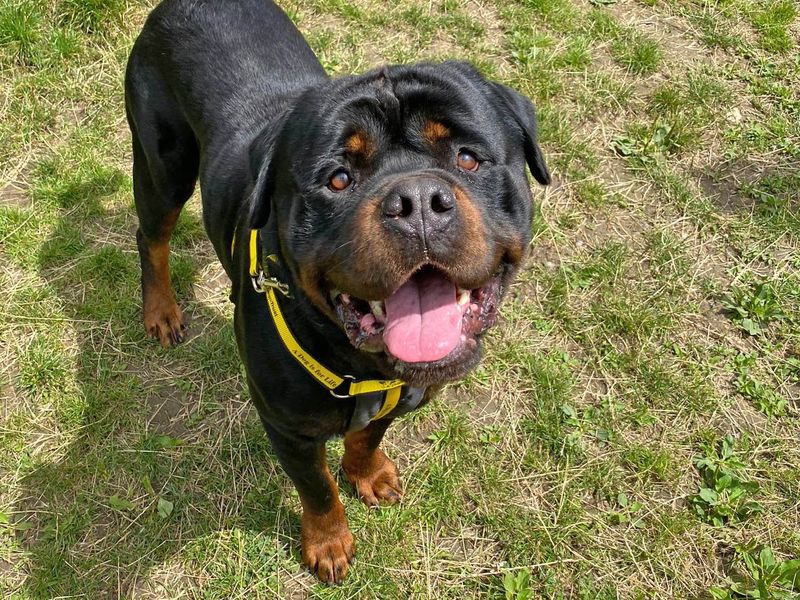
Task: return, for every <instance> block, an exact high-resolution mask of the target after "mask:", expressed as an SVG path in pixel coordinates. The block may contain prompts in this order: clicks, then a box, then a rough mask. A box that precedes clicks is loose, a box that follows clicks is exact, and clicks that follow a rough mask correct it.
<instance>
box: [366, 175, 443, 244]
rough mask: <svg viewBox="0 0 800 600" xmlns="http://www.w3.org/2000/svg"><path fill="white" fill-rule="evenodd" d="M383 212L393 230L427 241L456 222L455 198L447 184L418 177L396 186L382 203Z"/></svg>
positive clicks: (431, 178)
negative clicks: (416, 235)
mask: <svg viewBox="0 0 800 600" xmlns="http://www.w3.org/2000/svg"><path fill="white" fill-rule="evenodd" d="M381 208H382V210H383V217H384V219H385V220H386V222H388V223H389V224H390V225H391V226H393V227H395V228H397V229H399V230H401V231H403V232H404V233H416V234H418V235H420V236H421V237H422V238H423V239H425V238H426V237H427V236H428V235H430V234H432V233H435V232H438V231H443V230H444V229H446V228H447V227H448V226H449V225H450V223H451V222H452V221H453V220H454V218H455V215H456V198H455V195H454V194H453V190H452V189H451V188H450V186H448V185H447V184H446V183H445V182H444V181H442V180H440V179H436V178H433V177H415V178H413V179H405V180H403V181H401V182H399V183H397V184H396V185H395V186H394V187H393V188H392V189H391V190H390V191H389V193H388V194H387V195H386V197H385V198H384V199H383V202H382V203H381Z"/></svg>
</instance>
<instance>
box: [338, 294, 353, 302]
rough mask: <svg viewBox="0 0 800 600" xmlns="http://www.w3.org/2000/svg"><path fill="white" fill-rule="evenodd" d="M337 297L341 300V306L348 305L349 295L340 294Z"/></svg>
mask: <svg viewBox="0 0 800 600" xmlns="http://www.w3.org/2000/svg"><path fill="white" fill-rule="evenodd" d="M339 297H340V298H341V299H342V304H350V294H342V295H341V296H339Z"/></svg>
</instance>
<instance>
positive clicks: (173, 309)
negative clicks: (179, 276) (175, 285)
mask: <svg viewBox="0 0 800 600" xmlns="http://www.w3.org/2000/svg"><path fill="white" fill-rule="evenodd" d="M179 214H180V209H176V210H174V211H172V212H171V213H169V214H168V215H167V216H166V217H165V218H164V221H163V223H162V225H161V229H160V231H159V232H158V238H157V239H155V240H147V239H144V238H143V239H142V245H141V247H140V249H139V251H140V252H141V253H142V262H143V263H144V264H143V265H142V296H143V298H142V300H143V304H144V306H143V309H144V311H143V312H144V315H143V316H144V327H145V331H146V332H147V334H148V335H149V336H150V337H153V338H156V339H158V341H159V342H161V345H162V346H164V347H165V348H166V347H169V346H174V345H175V344H177V343H178V342H181V341H183V329H185V326H184V322H183V313H182V312H181V309H180V308H179V307H178V304H177V302H175V294H174V293H173V291H172V285H171V284H170V277H169V239H170V237H171V236H172V231H173V230H174V229H175V223H176V222H177V220H178V215H179Z"/></svg>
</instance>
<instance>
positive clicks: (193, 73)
mask: <svg viewBox="0 0 800 600" xmlns="http://www.w3.org/2000/svg"><path fill="white" fill-rule="evenodd" d="M125 99H126V105H127V115H128V122H129V124H130V128H131V132H132V134H133V182H134V196H135V199H136V210H137V212H138V215H139V223H140V226H139V231H138V232H137V242H138V246H139V253H140V257H141V264H142V295H143V300H144V324H145V328H146V330H147V333H148V334H149V335H151V336H152V337H155V338H158V339H159V340H160V341H161V343H162V344H163V345H164V346H170V345H172V344H175V343H177V342H180V341H181V340H182V339H183V329H184V323H183V317H182V315H181V311H180V309H179V308H178V305H177V304H176V302H175V297H174V295H173V292H172V289H171V287H170V279H169V266H168V259H169V239H170V235H171V233H172V230H173V228H174V226H175V222H176V220H177V218H178V214H179V213H180V210H181V207H182V206H183V204H184V203H185V202H186V200H187V199H188V198H189V197H190V196H191V194H192V191H193V189H194V186H195V182H196V180H197V179H198V176H199V178H200V181H201V189H202V197H203V218H204V222H205V227H206V230H207V231H208V235H209V236H210V238H211V241H212V242H213V244H214V248H215V249H216V252H217V255H218V256H219V259H220V260H221V261H222V265H223V266H224V268H225V271H226V272H227V274H228V275H229V277H230V279H231V281H232V283H233V287H232V294H231V298H232V300H233V301H234V303H235V304H236V312H235V320H234V323H235V329H236V337H237V340H238V345H239V353H240V354H241V357H242V360H243V361H244V363H245V365H246V368H247V380H248V385H249V388H250V393H251V395H252V399H253V402H254V404H255V405H256V407H257V409H258V413H259V415H260V417H261V420H262V422H263V424H264V428H265V429H266V431H267V433H268V434H269V437H270V439H271V441H272V444H273V447H274V449H275V452H276V454H277V456H278V458H279V459H280V462H281V464H282V465H283V467H284V468H285V469H286V472H287V473H288V474H289V476H290V477H291V479H292V481H293V482H294V484H295V486H297V489H298V491H299V493H300V498H301V501H302V505H303V515H302V519H301V546H302V556H303V561H304V562H305V563H306V564H307V565H308V566H309V567H310V568H311V569H312V570H314V571H315V572H316V573H317V574H318V575H319V577H320V578H321V579H322V580H324V581H329V582H335V581H340V580H341V579H342V578H343V577H344V576H345V574H346V572H347V567H348V563H349V561H350V560H351V558H352V556H353V550H354V544H353V538H352V536H351V534H350V531H349V529H348V527H347V521H346V519H345V515H344V510H343V507H342V504H341V502H340V501H339V499H338V490H337V487H336V483H335V481H334V480H333V478H332V477H331V474H330V472H329V471H328V468H327V466H326V462H325V442H326V440H328V439H329V438H331V437H333V436H337V435H344V436H345V455H344V460H343V469H344V472H345V474H346V476H347V479H348V480H349V481H350V482H351V483H352V484H353V486H354V487H355V489H356V490H357V492H358V494H359V496H360V497H361V498H362V499H363V500H364V501H365V502H366V503H367V504H368V505H376V504H377V503H378V502H379V501H387V502H389V503H394V502H396V501H398V500H399V499H400V497H401V494H402V492H401V488H400V482H399V480H398V477H397V471H396V469H395V467H394V465H393V463H392V462H391V461H390V460H389V459H388V458H387V457H386V455H384V454H383V452H382V451H381V450H379V449H378V445H379V444H380V441H381V439H382V437H383V434H384V432H385V431H386V428H387V427H388V426H389V424H390V423H391V422H392V420H393V419H394V418H395V417H397V416H399V415H400V414H403V413H404V412H407V411H409V410H411V409H413V408H415V407H417V406H419V405H421V404H423V403H425V402H426V401H427V400H428V399H429V397H430V396H431V394H432V392H433V390H434V389H435V388H436V386H439V385H441V384H442V383H444V382H447V381H451V380H453V379H456V378H458V377H460V376H462V375H463V374H464V373H465V372H467V371H468V370H469V369H470V368H471V367H473V366H474V365H475V364H476V362H477V361H478V358H479V353H480V337H481V334H482V333H483V332H484V331H485V330H486V329H487V328H488V327H490V326H491V325H492V324H493V323H494V321H495V319H496V316H497V307H498V303H499V302H500V299H501V297H502V295H503V292H504V291H505V290H506V289H507V287H508V285H509V283H510V282H511V280H512V278H513V276H514V274H515V273H516V271H517V269H518V268H519V266H520V263H521V261H522V260H523V258H524V257H525V254H526V251H527V248H528V244H529V242H530V225H531V214H532V199H531V192H530V188H529V184H528V181H527V178H526V175H525V163H526V161H527V164H528V166H529V167H530V170H531V173H532V174H533V176H534V178H535V179H536V180H537V181H538V182H539V183H541V184H543V185H544V184H547V183H549V182H550V175H549V174H548V171H547V168H546V167H545V164H544V160H543V158H542V154H541V152H540V150H539V147H538V146H537V143H536V117H535V113H534V108H533V105H532V104H531V103H530V101H529V100H527V99H526V98H524V97H522V96H520V95H519V94H517V93H516V92H514V91H512V90H511V89H509V88H507V87H505V86H502V85H499V84H496V83H491V82H488V81H486V80H485V79H483V78H482V77H481V75H480V74H479V73H478V72H477V71H476V70H475V69H474V68H473V67H471V66H470V65H468V64H465V63H457V62H446V63H443V64H426V63H422V64H417V65H411V66H391V67H384V68H381V69H377V70H374V71H371V72H369V73H366V74H364V75H361V76H354V77H342V78H339V79H335V80H331V79H328V77H327V75H326V74H325V71H324V70H323V68H322V66H321V65H320V63H319V62H318V61H317V59H316V57H315V56H314V54H313V53H312V51H311V49H310V48H309V47H308V45H307V44H306V43H305V41H304V40H303V38H302V36H301V35H300V33H299V32H298V31H297V29H295V27H294V25H293V24H292V23H291V21H290V20H289V19H288V18H287V17H286V15H285V14H284V13H283V12H282V11H281V10H280V9H279V8H278V7H277V6H275V5H274V4H273V3H272V2H269V1H267V0H239V1H233V0H226V1H225V2H219V1H216V0H207V1H206V0H165V1H164V2H163V3H162V4H161V5H159V6H158V7H157V8H156V9H155V10H154V11H153V13H152V14H151V15H150V17H149V18H148V20H147V23H146V25H145V27H144V30H143V31H142V33H141V35H140V36H139V38H138V40H137V41H136V43H135V45H134V47H133V50H132V52H131V56H130V60H129V63H128V69H127V77H126V82H125Z"/></svg>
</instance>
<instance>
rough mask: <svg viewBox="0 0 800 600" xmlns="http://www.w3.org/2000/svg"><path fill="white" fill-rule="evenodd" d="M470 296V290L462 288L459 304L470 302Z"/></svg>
mask: <svg viewBox="0 0 800 600" xmlns="http://www.w3.org/2000/svg"><path fill="white" fill-rule="evenodd" d="M469 296H470V292H469V290H461V291H460V292H459V294H458V304H459V306H464V305H465V304H466V303H467V302H469Z"/></svg>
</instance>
